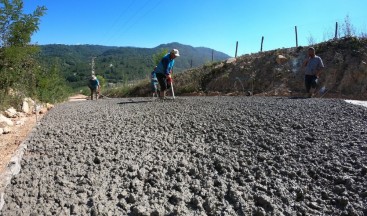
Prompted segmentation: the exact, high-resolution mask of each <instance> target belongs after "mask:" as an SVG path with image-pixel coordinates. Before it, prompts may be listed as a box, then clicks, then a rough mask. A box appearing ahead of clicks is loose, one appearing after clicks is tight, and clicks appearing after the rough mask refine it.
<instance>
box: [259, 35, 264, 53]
mask: <svg viewBox="0 0 367 216" xmlns="http://www.w3.org/2000/svg"><path fill="white" fill-rule="evenodd" d="M263 44H264V36H262V37H261V48H260V52H262V51H263Z"/></svg>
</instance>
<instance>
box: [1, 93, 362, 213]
mask: <svg viewBox="0 0 367 216" xmlns="http://www.w3.org/2000/svg"><path fill="white" fill-rule="evenodd" d="M366 116H367V109H366V108H364V107H360V106H354V105H350V104H347V103H346V102H344V101H341V100H318V99H307V100H302V99H284V98H260V97H251V98H250V97H249V98H246V97H211V98H207V97H201V98H200V97H199V98H197V97H196V98H195V97H191V98H178V99H177V100H175V101H165V102H150V101H149V100H146V101H145V99H129V100H128V99H126V100H125V99H120V100H118V99H113V100H104V101H102V100H101V101H82V102H75V103H68V104H62V105H59V106H57V107H56V108H55V109H53V110H51V111H50V112H49V113H48V115H46V116H45V117H44V118H43V119H42V122H41V124H40V125H39V127H38V130H37V131H36V132H35V133H34V134H33V135H32V137H31V138H30V139H29V140H28V141H27V145H28V150H27V152H26V153H25V156H24V159H23V162H22V170H21V173H20V174H19V175H17V176H15V177H14V178H13V180H12V181H11V185H9V187H8V188H7V189H6V195H5V201H6V204H5V206H4V208H3V210H2V212H1V213H0V214H1V215H9V214H14V215H30V214H32V213H33V214H34V215H43V214H61V215H68V214H71V215H87V214H90V215H103V214H106V215H129V214H130V215H195V214H198V215H205V214H207V215H270V214H272V215H281V214H284V215H296V214H303V215H366V214H367V205H366V203H367V190H366V188H367V166H366V164H367V143H366V140H367V129H366V124H367V118H366Z"/></svg>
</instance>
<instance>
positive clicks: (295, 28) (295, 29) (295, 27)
mask: <svg viewBox="0 0 367 216" xmlns="http://www.w3.org/2000/svg"><path fill="white" fill-rule="evenodd" d="M294 32H295V33H296V47H298V31H297V26H294Z"/></svg>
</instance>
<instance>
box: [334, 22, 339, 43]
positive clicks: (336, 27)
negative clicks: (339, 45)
mask: <svg viewBox="0 0 367 216" xmlns="http://www.w3.org/2000/svg"><path fill="white" fill-rule="evenodd" d="M336 39H338V22H336V23H335V37H334V40H336Z"/></svg>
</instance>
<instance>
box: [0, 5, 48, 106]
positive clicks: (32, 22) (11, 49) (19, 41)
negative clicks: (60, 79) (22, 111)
mask: <svg viewBox="0 0 367 216" xmlns="http://www.w3.org/2000/svg"><path fill="white" fill-rule="evenodd" d="M45 11H46V8H45V7H37V8H36V10H35V11H34V12H33V13H31V14H24V13H23V1H22V0H0V101H3V100H4V99H5V97H7V96H8V93H9V91H10V89H13V90H15V92H17V93H18V94H20V95H31V94H35V89H34V86H35V82H36V79H37V77H36V70H37V68H38V67H39V65H38V62H37V61H36V60H35V58H34V57H35V55H36V54H37V53H38V52H39V49H38V47H37V46H33V45H30V42H31V37H32V35H33V34H34V33H35V32H36V31H37V30H38V26H39V22H40V18H41V17H42V16H43V15H44V13H45Z"/></svg>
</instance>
